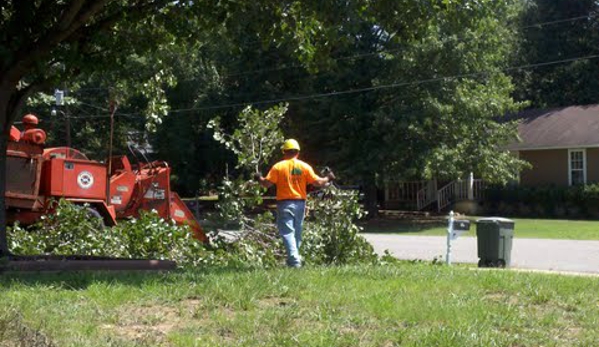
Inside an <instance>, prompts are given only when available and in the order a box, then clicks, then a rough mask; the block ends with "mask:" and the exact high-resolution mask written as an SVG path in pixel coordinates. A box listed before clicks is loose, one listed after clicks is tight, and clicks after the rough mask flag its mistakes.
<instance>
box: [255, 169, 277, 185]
mask: <svg viewBox="0 0 599 347" xmlns="http://www.w3.org/2000/svg"><path fill="white" fill-rule="evenodd" d="M254 179H255V180H256V181H258V183H259V184H260V185H261V186H262V187H264V188H270V187H272V186H273V184H272V182H271V181H269V180H267V179H266V178H264V177H262V175H261V174H260V173H258V172H256V173H255V174H254Z"/></svg>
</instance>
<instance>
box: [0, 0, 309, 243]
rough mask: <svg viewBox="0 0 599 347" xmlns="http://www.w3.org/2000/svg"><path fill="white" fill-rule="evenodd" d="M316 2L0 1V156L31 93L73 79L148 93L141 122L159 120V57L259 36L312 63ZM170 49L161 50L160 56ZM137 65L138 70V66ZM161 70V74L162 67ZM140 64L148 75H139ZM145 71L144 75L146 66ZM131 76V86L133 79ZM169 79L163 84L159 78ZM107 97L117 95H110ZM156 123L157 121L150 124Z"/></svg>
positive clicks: (0, 193) (1, 238) (1, 177)
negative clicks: (222, 37)
mask: <svg viewBox="0 0 599 347" xmlns="http://www.w3.org/2000/svg"><path fill="white" fill-rule="evenodd" d="M317 3H319V1H313V2H310V1H281V2H270V1H251V2H248V1H243V0H228V1H171V0H131V1H126V0H58V1H54V0H31V1H21V0H6V1H1V2H0V36H1V43H0V70H1V71H0V153H5V152H6V144H7V139H8V133H9V131H10V127H11V125H12V124H13V122H14V120H15V118H16V117H17V115H18V114H19V111H20V110H21V108H22V106H23V105H24V104H25V102H26V101H27V99H28V97H29V96H30V95H32V94H33V93H35V92H37V91H40V90H44V89H48V88H50V89H51V88H52V87H54V86H59V85H60V84H59V83H61V82H64V81H67V80H69V81H70V80H72V79H74V78H75V77H77V78H78V79H79V81H81V80H83V81H89V80H96V81H97V79H98V76H99V75H101V74H107V75H110V74H113V75H114V74H115V71H118V72H119V73H122V74H123V75H124V76H117V77H116V78H113V79H112V80H110V79H109V80H110V83H116V84H118V85H120V86H122V87H123V88H122V89H121V90H120V92H124V93H128V91H129V90H130V89H135V91H136V92H139V93H141V94H142V95H143V96H145V97H147V98H150V99H151V96H149V95H147V94H148V93H149V92H151V91H155V92H156V94H158V95H159V98H158V99H159V101H160V102H154V101H155V100H150V102H148V103H147V105H148V107H147V109H146V110H145V113H144V115H145V121H146V124H149V125H150V126H153V125H156V124H159V123H160V118H161V115H164V114H165V113H166V110H167V108H168V107H167V105H166V104H165V102H164V101H165V98H164V84H165V81H166V80H167V79H169V78H172V77H173V74H172V72H173V71H172V70H171V71H169V68H172V65H173V64H171V62H170V61H168V59H166V60H163V59H161V58H162V57H169V56H171V57H172V56H177V54H174V55H171V54H169V52H168V51H169V50H170V52H171V53H173V52H175V51H178V53H180V54H179V57H180V58H182V59H186V58H188V56H185V55H184V54H181V53H182V52H186V51H187V52H192V54H193V51H194V50H196V49H199V48H200V47H201V44H200V43H201V42H202V41H203V40H204V39H206V38H207V37H211V36H212V35H213V34H214V35H216V34H217V33H222V32H227V31H234V32H236V33H246V32H250V33H259V34H258V35H256V36H253V35H246V38H245V40H250V41H253V42H254V43H257V44H264V45H270V44H273V43H274V44H275V45H276V44H277V42H280V41H289V42H291V43H292V44H294V45H295V48H294V49H292V51H293V53H294V54H296V55H297V56H299V57H301V60H303V61H309V60H311V59H313V56H314V50H313V47H312V44H311V43H310V42H308V41H307V39H306V37H307V36H309V35H310V33H312V32H314V30H316V29H317V28H315V27H314V26H311V25H305V24H303V23H312V22H311V21H310V20H309V19H308V18H309V17H310V16H312V15H313V13H312V12H310V11H304V10H303V7H305V6H307V5H314V4H317ZM165 51H167V52H165ZM136 62H137V63H139V64H138V65H137V67H136V66H135V63H136ZM163 68H164V69H165V70H162V69H163ZM144 69H146V70H147V69H149V70H150V71H149V72H150V73H153V74H154V75H153V77H152V78H151V80H150V81H149V82H148V81H147V78H146V80H145V81H144V78H139V75H140V73H143V70H144ZM145 72H148V71H145ZM131 81H132V82H131ZM166 84H170V83H166ZM112 97H114V96H112ZM153 128H155V127H153ZM5 168H6V156H5V155H0V254H7V253H8V249H7V239H6V215H5V200H4V196H5V182H6V174H5Z"/></svg>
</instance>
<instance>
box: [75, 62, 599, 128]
mask: <svg viewBox="0 0 599 347" xmlns="http://www.w3.org/2000/svg"><path fill="white" fill-rule="evenodd" d="M597 58H599V54H596V55H588V56H584V57H576V58H569V59H561V60H554V61H548V62H541V63H534V64H525V65H519V66H511V67H507V68H503V69H497V70H495V71H479V72H471V73H464V74H457V75H451V76H441V77H433V78H428V79H421V80H415V81H406V82H397V83H390V84H383V85H378V86H372V87H365V88H356V89H348V90H342V91H337V92H329V93H314V94H307V95H297V96H290V97H285V98H277V99H268V100H256V101H247V102H238V103H230V104H225V105H212V106H203V107H192V108H181V109H174V110H170V111H169V114H170V113H185V112H192V111H206V110H217V109H226V108H236V107H245V106H247V105H264V104H275V103H280V102H285V101H301V100H309V99H320V98H327V97H333V96H338V95H350V94H357V93H364V92H370V91H375V90H382V89H392V88H399V87H405V86H417V85H421V84H428V83H434V82H441V81H446V80H453V79H459V78H467V77H477V76H485V75H489V74H493V73H497V72H507V71H514V70H524V69H534V68H538V67H543V66H551V65H558V64H565V63H573V62H576V61H582V60H592V59H597ZM117 115H118V116H121V117H123V116H125V117H131V118H137V117H136V116H143V115H142V114H139V113H137V114H117ZM106 117H110V116H109V115H98V116H94V117H93V118H106ZM70 118H74V117H70Z"/></svg>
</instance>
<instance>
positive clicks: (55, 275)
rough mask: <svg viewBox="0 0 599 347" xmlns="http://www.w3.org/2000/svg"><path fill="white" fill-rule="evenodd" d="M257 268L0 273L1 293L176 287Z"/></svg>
mask: <svg viewBox="0 0 599 347" xmlns="http://www.w3.org/2000/svg"><path fill="white" fill-rule="evenodd" d="M255 270H257V268H251V267H247V268H239V267H210V268H201V269H200V268H198V269H195V268H194V269H178V270H173V271H73V272H14V271H13V272H4V273H0V292H1V291H3V290H8V289H11V288H12V287H18V286H31V287H44V286H52V287H55V288H59V289H63V290H83V289H86V288H87V287H89V286H90V285H92V284H98V283H104V284H123V285H127V286H137V287H141V286H144V285H147V284H156V283H158V284H175V283H180V282H181V280H182V279H183V280H188V281H196V280H200V278H201V277H204V276H212V275H217V276H218V275H226V274H231V273H248V272H252V271H255Z"/></svg>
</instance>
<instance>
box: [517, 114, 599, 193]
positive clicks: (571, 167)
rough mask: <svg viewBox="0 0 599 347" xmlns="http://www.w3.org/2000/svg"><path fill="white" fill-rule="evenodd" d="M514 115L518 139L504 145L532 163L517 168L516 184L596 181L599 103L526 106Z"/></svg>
mask: <svg viewBox="0 0 599 347" xmlns="http://www.w3.org/2000/svg"><path fill="white" fill-rule="evenodd" d="M515 117H516V118H517V119H519V120H520V121H521V122H520V124H519V126H518V134H519V136H520V138H521V140H522V142H518V143H512V144H510V145H509V146H508V147H507V148H508V149H509V150H510V151H512V152H513V153H514V155H517V156H518V157H519V158H520V159H523V160H526V161H527V162H529V163H530V164H531V165H532V168H531V169H527V170H524V171H523V172H521V174H520V184H522V185H527V186H538V185H547V184H553V185H557V186H568V185H577V184H592V183H599V105H588V106H569V107H563V108H556V109H550V110H527V111H523V112H520V113H518V114H517V115H516V116H515Z"/></svg>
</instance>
